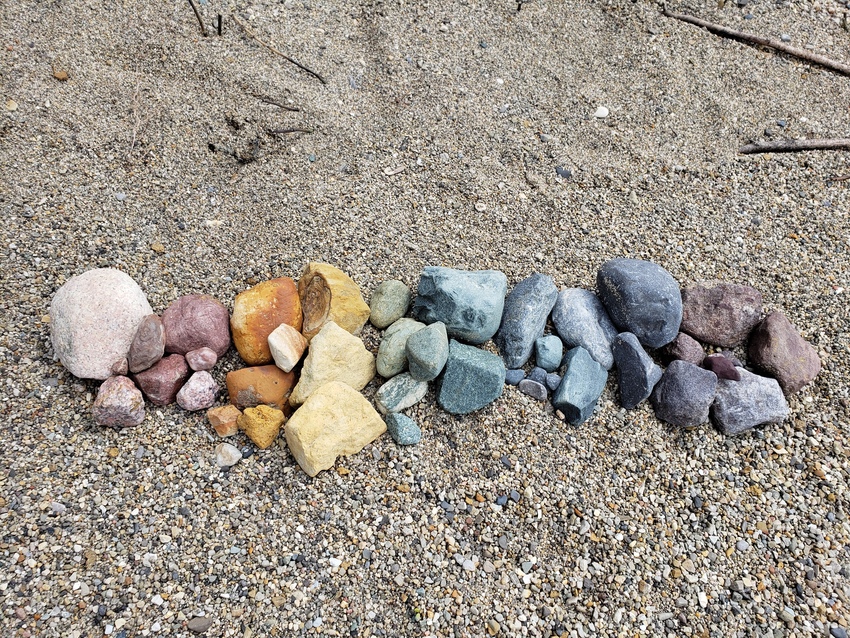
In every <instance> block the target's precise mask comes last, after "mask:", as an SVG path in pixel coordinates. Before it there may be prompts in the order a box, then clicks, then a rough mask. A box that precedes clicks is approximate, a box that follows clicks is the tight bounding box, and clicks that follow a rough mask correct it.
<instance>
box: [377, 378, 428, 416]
mask: <svg viewBox="0 0 850 638" xmlns="http://www.w3.org/2000/svg"><path fill="white" fill-rule="evenodd" d="M427 392H428V384H427V383H426V382H425V381H417V380H416V379H414V378H413V377H411V376H410V374H409V373H407V372H405V373H404V374H399V375H398V376H395V377H393V378H392V379H390V380H389V381H387V382H386V383H385V384H384V385H382V386H381V387H380V388H378V391H377V392H376V393H375V404H376V405H377V406H378V410H379V411H380V412H381V414H388V413H390V412H401V411H402V410H406V409H407V408H409V407H410V406H412V405H416V404H417V403H419V402H420V401H421V400H422V399H423V398H424V397H425V394H426V393H427Z"/></svg>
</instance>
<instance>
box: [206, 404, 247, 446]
mask: <svg viewBox="0 0 850 638" xmlns="http://www.w3.org/2000/svg"><path fill="white" fill-rule="evenodd" d="M240 416H242V411H241V410H240V409H239V408H237V407H236V406H235V405H232V404H229V405H222V406H219V407H217V408H211V409H209V410H207V420H208V421H209V422H210V425H211V426H212V427H213V429H214V430H215V432H216V434H218V435H219V436H220V437H222V438H223V437H227V436H233V435H234V434H236V433H237V432H238V431H239V425H238V423H237V422H238V420H239V417H240Z"/></svg>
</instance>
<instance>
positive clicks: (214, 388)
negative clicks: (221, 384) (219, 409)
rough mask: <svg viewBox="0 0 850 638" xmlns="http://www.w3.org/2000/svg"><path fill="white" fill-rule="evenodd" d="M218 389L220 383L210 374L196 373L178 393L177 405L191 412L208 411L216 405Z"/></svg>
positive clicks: (205, 372) (203, 371) (204, 372)
mask: <svg viewBox="0 0 850 638" xmlns="http://www.w3.org/2000/svg"><path fill="white" fill-rule="evenodd" d="M218 389H219V388H218V383H216V382H215V379H213V376H212V375H211V374H210V373H209V372H207V371H206V370H202V371H201V372H196V373H195V374H193V375H192V376H191V377H189V380H188V381H187V382H186V384H185V385H184V386H183V387H182V388H180V392H178V393H177V405H179V406H180V407H181V408H183V409H184V410H188V411H189V412H194V411H195V410H206V409H207V408H210V407H212V406H213V404H214V403H215V398H216V396H217V395H218Z"/></svg>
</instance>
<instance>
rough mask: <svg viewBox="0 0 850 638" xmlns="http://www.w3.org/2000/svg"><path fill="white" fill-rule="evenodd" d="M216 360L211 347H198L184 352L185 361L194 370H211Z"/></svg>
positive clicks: (216, 356) (216, 357)
mask: <svg viewBox="0 0 850 638" xmlns="http://www.w3.org/2000/svg"><path fill="white" fill-rule="evenodd" d="M217 362H218V355H217V354H216V353H215V350H213V349H212V348H206V347H205V348H198V349H197V350H192V351H191V352H187V353H186V363H188V364H189V367H190V368H192V370H194V371H195V372H200V371H201V370H212V369H213V368H214V367H215V364H216V363H217Z"/></svg>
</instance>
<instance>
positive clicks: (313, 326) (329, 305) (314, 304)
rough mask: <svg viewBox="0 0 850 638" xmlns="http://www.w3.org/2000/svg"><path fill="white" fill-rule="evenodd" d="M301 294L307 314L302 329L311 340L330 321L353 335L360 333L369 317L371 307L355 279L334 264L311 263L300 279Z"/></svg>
mask: <svg viewBox="0 0 850 638" xmlns="http://www.w3.org/2000/svg"><path fill="white" fill-rule="evenodd" d="M298 294H299V296H300V297H301V309H302V311H303V313H304V325H303V327H302V330H301V332H302V333H303V334H304V336H305V337H307V340H308V341H309V340H311V339H312V338H313V337H314V336H315V335H316V334H318V332H319V330H321V329H322V326H324V325H325V324H326V323H328V322H329V321H333V322H334V323H336V324H337V325H338V326H339V327H340V328H343V329H344V330H347V331H348V332H350V333H351V334H355V335H356V334H360V330H361V329H362V328H363V324H365V323H366V320H367V319H368V318H369V313H370V310H369V306H367V305H366V302H365V301H363V296H362V295H361V294H360V288H358V287H357V284H356V283H354V280H353V279H352V278H351V277H349V276H348V275H346V274H345V273H344V272H342V271H341V270H340V269H339V268H334V267H333V266H331V265H330V264H321V263H316V262H311V263H309V264H307V267H306V268H305V269H304V272H303V274H302V275H301V279H299V280H298Z"/></svg>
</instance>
